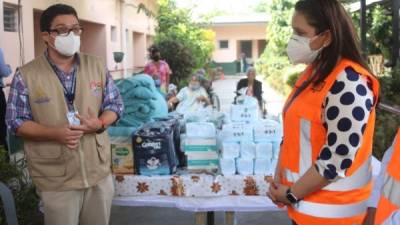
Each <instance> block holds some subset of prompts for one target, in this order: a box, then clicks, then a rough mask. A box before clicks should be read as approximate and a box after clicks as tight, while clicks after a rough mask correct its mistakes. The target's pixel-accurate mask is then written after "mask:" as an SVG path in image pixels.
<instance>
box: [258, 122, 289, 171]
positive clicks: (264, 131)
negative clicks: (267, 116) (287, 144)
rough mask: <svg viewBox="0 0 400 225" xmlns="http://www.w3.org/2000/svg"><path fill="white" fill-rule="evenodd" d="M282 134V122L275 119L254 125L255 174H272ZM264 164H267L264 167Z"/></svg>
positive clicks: (276, 161)
mask: <svg viewBox="0 0 400 225" xmlns="http://www.w3.org/2000/svg"><path fill="white" fill-rule="evenodd" d="M282 135H283V132H282V124H281V123H279V122H277V121H275V120H263V121H261V122H259V123H257V124H255V125H254V141H255V143H256V160H255V164H254V172H255V174H265V175H273V174H274V172H275V168H276V165H277V163H278V157H279V150H280V143H281V141H282ZM265 165H267V166H266V167H265Z"/></svg>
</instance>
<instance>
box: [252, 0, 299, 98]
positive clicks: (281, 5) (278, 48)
mask: <svg viewBox="0 0 400 225" xmlns="http://www.w3.org/2000/svg"><path fill="white" fill-rule="evenodd" d="M294 3H295V0H272V1H264V2H261V3H260V5H259V9H260V10H262V9H263V8H265V10H266V12H267V13H268V15H269V16H270V18H271V20H270V21H269V22H268V26H267V37H266V39H267V41H268V45H267V47H266V49H265V51H264V53H263V54H262V56H261V57H260V59H259V60H258V61H257V63H256V66H257V69H258V71H259V72H260V73H261V74H264V75H265V76H266V78H267V81H268V82H269V83H270V84H271V86H272V87H273V88H275V89H276V90H278V91H279V92H281V93H282V94H288V92H289V91H290V87H289V86H288V85H287V84H286V81H287V80H288V78H289V74H293V68H295V67H293V66H291V64H290V62H289V59H288V57H287V54H286V46H287V43H288V41H289V38H290V35H291V33H292V28H291V19H292V14H293V8H294Z"/></svg>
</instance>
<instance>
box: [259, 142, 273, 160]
mask: <svg viewBox="0 0 400 225" xmlns="http://www.w3.org/2000/svg"><path fill="white" fill-rule="evenodd" d="M273 156H274V150H273V143H272V142H258V143H257V144H256V158H258V159H268V160H270V161H271V160H272V158H273Z"/></svg>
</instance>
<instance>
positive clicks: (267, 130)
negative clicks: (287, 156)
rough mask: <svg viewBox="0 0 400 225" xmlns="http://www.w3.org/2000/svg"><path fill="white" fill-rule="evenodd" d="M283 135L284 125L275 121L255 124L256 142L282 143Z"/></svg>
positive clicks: (263, 121)
mask: <svg viewBox="0 0 400 225" xmlns="http://www.w3.org/2000/svg"><path fill="white" fill-rule="evenodd" d="M282 135H283V134H282V124H280V123H279V122H277V121H275V120H262V121H260V122H257V123H254V141H256V142H265V141H268V142H272V141H277V142H280V141H281V140H282Z"/></svg>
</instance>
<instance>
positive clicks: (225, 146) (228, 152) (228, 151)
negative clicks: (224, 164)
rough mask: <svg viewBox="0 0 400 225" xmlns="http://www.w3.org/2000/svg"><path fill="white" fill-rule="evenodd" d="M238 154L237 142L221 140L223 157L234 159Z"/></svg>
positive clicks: (238, 145)
mask: <svg viewBox="0 0 400 225" xmlns="http://www.w3.org/2000/svg"><path fill="white" fill-rule="evenodd" d="M239 156H240V144H239V143H238V142H223V143H222V151H221V157H222V158H223V159H235V158H239Z"/></svg>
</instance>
